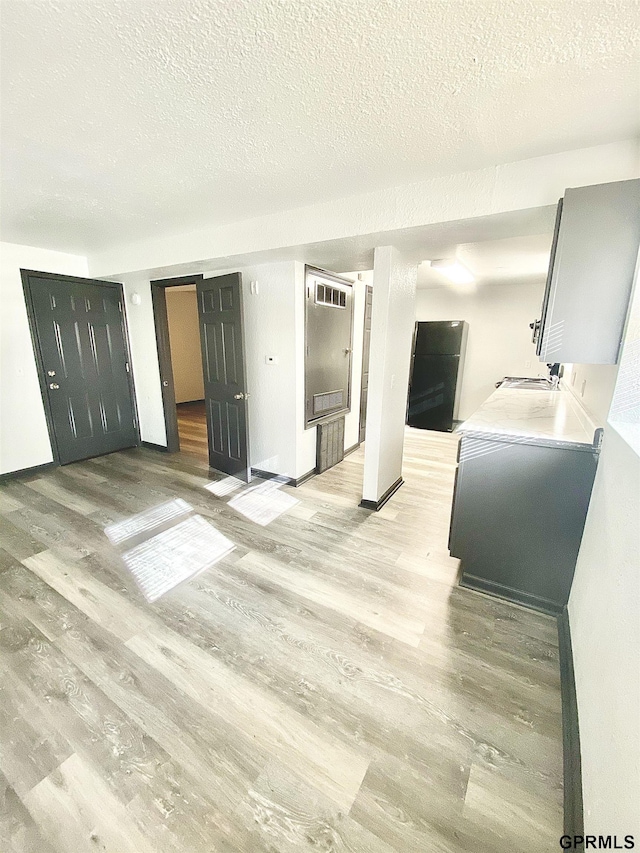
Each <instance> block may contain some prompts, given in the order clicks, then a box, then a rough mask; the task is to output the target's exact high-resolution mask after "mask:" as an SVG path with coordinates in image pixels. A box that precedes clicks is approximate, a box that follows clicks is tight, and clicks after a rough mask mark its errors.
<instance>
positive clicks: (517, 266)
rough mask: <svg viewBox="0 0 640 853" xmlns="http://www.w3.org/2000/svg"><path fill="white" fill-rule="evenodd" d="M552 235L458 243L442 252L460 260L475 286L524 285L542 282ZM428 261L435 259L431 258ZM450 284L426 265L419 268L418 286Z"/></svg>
mask: <svg viewBox="0 0 640 853" xmlns="http://www.w3.org/2000/svg"><path fill="white" fill-rule="evenodd" d="M551 239H552V234H551V233H546V234H534V235H531V236H526V237H506V238H502V239H500V240H485V241H483V242H477V243H459V244H458V245H456V246H455V247H452V248H451V250H450V251H448V252H446V253H445V257H446V258H451V259H455V260H458V261H460V262H461V263H462V264H464V266H465V267H466V268H467V269H468V270H469V271H470V272H471V273H473V275H474V278H475V279H476V282H477V283H478V284H488V283H491V284H503V283H506V282H508V283H509V284H514V283H518V282H519V283H525V282H528V281H534V280H536V279H542V278H544V277H545V276H546V274H547V270H548V268H549V255H550V252H551ZM430 260H437V258H435V257H432V258H430ZM450 286H451V282H450V280H449V279H447V278H446V276H444V275H443V274H442V272H438V270H437V269H433V268H432V267H430V266H429V264H428V262H427V263H422V264H420V266H419V267H418V287H450Z"/></svg>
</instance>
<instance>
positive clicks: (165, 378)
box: [151, 275, 208, 461]
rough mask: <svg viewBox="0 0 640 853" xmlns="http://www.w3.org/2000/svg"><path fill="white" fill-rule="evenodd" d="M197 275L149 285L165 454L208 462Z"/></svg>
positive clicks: (199, 276) (163, 280)
mask: <svg viewBox="0 0 640 853" xmlns="http://www.w3.org/2000/svg"><path fill="white" fill-rule="evenodd" d="M202 278H203V276H202V275H192V276H181V277H179V278H168V279H160V280H158V281H152V282H151V299H152V303H153V314H154V320H155V327H156V342H157V345H158V364H159V367H160V382H161V385H162V404H163V407H164V417H165V428H166V433H167V450H168V451H169V452H170V453H176V452H177V451H179V450H180V451H182V452H183V453H186V454H187V455H190V456H194V457H195V458H199V459H203V460H205V461H206V460H207V458H208V451H207V448H208V435H207V420H206V415H205V406H204V381H203V374H202V357H201V354H200V329H199V322H198V303H197V294H196V282H198V281H202Z"/></svg>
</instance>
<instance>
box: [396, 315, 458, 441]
mask: <svg viewBox="0 0 640 853" xmlns="http://www.w3.org/2000/svg"><path fill="white" fill-rule="evenodd" d="M467 331H468V325H467V323H465V322H464V321H463V320H439V321H437V322H429V323H416V329H415V334H414V337H413V355H412V357H411V378H410V380H409V404H408V406H407V423H408V424H409V426H412V427H418V429H434V430H439V431H440V432H451V431H452V430H453V427H454V425H455V421H456V418H457V416H458V401H459V399H460V386H461V384H462V365H463V362H464V354H465V349H466V344H467Z"/></svg>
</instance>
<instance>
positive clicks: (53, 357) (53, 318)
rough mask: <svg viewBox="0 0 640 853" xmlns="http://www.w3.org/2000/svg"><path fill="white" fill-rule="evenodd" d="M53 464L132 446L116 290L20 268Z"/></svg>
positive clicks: (133, 426)
mask: <svg viewBox="0 0 640 853" xmlns="http://www.w3.org/2000/svg"><path fill="white" fill-rule="evenodd" d="M21 275H22V285H23V289H24V295H25V304H26V308H27V315H28V318H29V326H30V329H31V337H32V340H33V348H34V353H35V357H36V364H37V367H38V378H39V381H40V389H41V393H42V400H43V404H44V410H45V417H46V420H47V428H48V430H49V438H50V440H51V448H52V452H53V458H54V461H55V462H56V463H57V464H59V465H67V464H68V463H70V462H77V461H79V460H80V459H89V458H91V457H94V456H101V455H103V454H105V453H113V452H114V451H116V450H123V449H124V448H126V447H133V446H135V445H137V444H138V443H139V437H138V424H137V417H136V410H135V403H134V393H133V380H132V376H131V366H130V364H131V359H130V356H129V341H128V335H127V327H126V318H125V312H124V308H123V293H122V285H121V284H119V283H118V282H112V281H95V280H91V279H86V278H78V277H75V276H63V275H56V274H53V273H41V272H36V271H33V270H21Z"/></svg>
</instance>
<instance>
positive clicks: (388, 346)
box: [362, 246, 418, 501]
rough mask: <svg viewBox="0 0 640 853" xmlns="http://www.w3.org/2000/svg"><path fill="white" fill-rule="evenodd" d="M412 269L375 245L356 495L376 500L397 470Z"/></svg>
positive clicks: (413, 288)
mask: <svg viewBox="0 0 640 853" xmlns="http://www.w3.org/2000/svg"><path fill="white" fill-rule="evenodd" d="M417 275H418V270H417V267H416V265H415V264H409V263H407V262H406V261H404V260H403V258H402V256H401V255H400V253H399V252H398V251H397V250H396V249H394V248H393V247H392V246H383V247H379V248H377V249H376V250H375V255H374V264H373V294H374V295H373V314H372V317H371V360H370V363H369V399H368V406H367V440H366V442H365V455H364V478H363V485H362V497H363V498H364V499H365V500H370V501H377V500H379V499H380V498H381V497H382V496H383V494H384V493H385V492H386V491H387V489H389V488H390V487H391V486H392V485H393V484H394V483H395V482H396V481H397V480H398V479H399V478H400V477H401V476H402V448H403V444H404V428H405V416H406V407H407V388H408V382H409V366H410V361H411V343H412V337H413V336H412V331H413V325H414V322H415V292H416V280H417Z"/></svg>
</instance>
